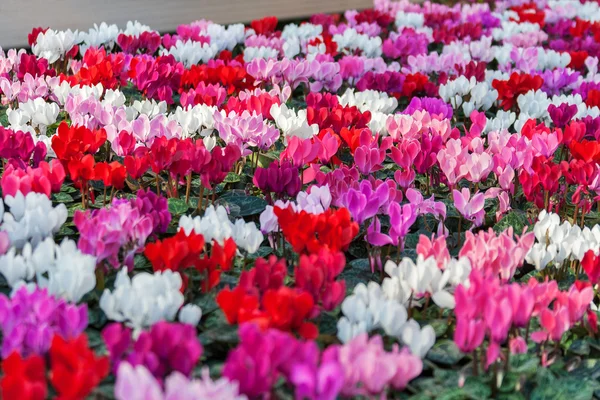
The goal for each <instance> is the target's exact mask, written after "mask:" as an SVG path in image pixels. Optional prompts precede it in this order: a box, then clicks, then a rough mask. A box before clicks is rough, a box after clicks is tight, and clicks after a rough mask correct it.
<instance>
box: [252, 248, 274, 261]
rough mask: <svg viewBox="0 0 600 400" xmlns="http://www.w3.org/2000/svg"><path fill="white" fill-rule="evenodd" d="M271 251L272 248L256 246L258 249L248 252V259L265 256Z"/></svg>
mask: <svg viewBox="0 0 600 400" xmlns="http://www.w3.org/2000/svg"><path fill="white" fill-rule="evenodd" d="M271 253H273V249H272V248H271V247H269V246H261V247H259V248H258V250H256V253H254V254H249V255H248V259H249V260H256V259H257V258H260V257H266V256H268V255H270V254H271Z"/></svg>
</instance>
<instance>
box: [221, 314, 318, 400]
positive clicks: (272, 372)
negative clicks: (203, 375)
mask: <svg viewBox="0 0 600 400" xmlns="http://www.w3.org/2000/svg"><path fill="white" fill-rule="evenodd" d="M239 336H240V344H239V345H238V347H236V348H235V349H233V350H232V351H230V352H229V354H228V355H227V360H226V361H225V366H224V367H223V376H225V377H227V378H228V379H230V380H231V381H237V382H239V384H240V393H242V394H245V395H247V396H248V397H250V398H256V397H260V396H262V395H265V394H267V393H269V392H270V390H271V388H272V387H273V385H274V384H275V383H276V382H277V380H278V379H279V378H280V377H281V376H284V377H288V378H289V376H290V374H292V371H293V369H294V364H306V363H308V364H309V365H315V364H316V363H317V361H318V356H319V350H318V347H317V345H316V343H314V342H301V341H299V340H297V339H296V338H294V337H293V336H292V335H290V334H289V333H285V332H282V331H278V330H275V329H267V330H266V331H261V330H260V328H259V327H258V326H256V325H254V324H252V323H246V324H243V325H241V326H240V328H239Z"/></svg>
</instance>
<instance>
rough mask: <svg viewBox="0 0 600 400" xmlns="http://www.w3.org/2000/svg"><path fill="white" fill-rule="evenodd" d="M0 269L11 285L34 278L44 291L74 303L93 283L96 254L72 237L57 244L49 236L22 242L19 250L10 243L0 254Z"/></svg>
mask: <svg viewBox="0 0 600 400" xmlns="http://www.w3.org/2000/svg"><path fill="white" fill-rule="evenodd" d="M0 273H1V274H2V275H3V276H4V278H5V279H6V281H7V283H8V285H9V286H11V287H13V288H14V289H17V288H18V287H20V286H21V285H23V284H28V283H29V282H31V281H33V280H34V279H35V281H36V282H37V286H39V287H41V288H48V293H50V294H52V295H55V296H57V297H61V298H64V299H66V300H67V301H70V302H73V303H77V302H79V301H80V300H81V299H82V298H83V296H84V295H85V294H86V293H88V292H89V291H91V290H92V289H94V287H96V257H94V256H90V255H87V254H83V253H82V252H81V251H79V249H78V248H77V244H76V243H75V242H74V241H72V240H69V239H65V240H63V241H62V243H61V244H60V245H58V244H56V243H55V242H54V240H53V239H52V238H50V237H49V238H46V239H45V240H44V241H42V242H41V243H39V244H38V245H37V246H35V247H33V246H32V245H31V244H30V243H29V242H28V243H26V244H25V246H24V247H23V250H22V251H21V252H20V253H18V252H17V250H16V248H15V247H12V248H11V249H10V250H9V251H8V253H6V254H5V255H3V256H0Z"/></svg>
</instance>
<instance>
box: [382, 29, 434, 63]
mask: <svg viewBox="0 0 600 400" xmlns="http://www.w3.org/2000/svg"><path fill="white" fill-rule="evenodd" d="M427 46H429V39H428V38H427V35H426V34H424V33H417V32H415V30H414V29H411V28H404V29H403V30H402V32H399V33H396V32H391V33H390V37H389V38H388V39H386V40H385V41H384V42H383V46H382V48H381V49H382V51H383V54H384V55H385V56H386V57H389V58H393V59H397V58H402V59H403V60H405V59H406V58H407V57H408V56H416V55H419V54H427Z"/></svg>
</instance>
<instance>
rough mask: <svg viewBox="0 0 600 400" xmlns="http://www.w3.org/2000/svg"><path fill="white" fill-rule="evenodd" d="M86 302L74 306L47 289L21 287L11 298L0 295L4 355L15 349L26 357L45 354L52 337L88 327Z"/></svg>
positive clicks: (70, 335) (67, 335)
mask: <svg viewBox="0 0 600 400" xmlns="http://www.w3.org/2000/svg"><path fill="white" fill-rule="evenodd" d="M87 324H88V313H87V306H86V305H85V304H83V305H81V306H75V305H71V304H68V303H67V302H66V301H65V300H63V299H57V298H55V297H53V296H50V295H49V294H48V291H47V290H46V289H39V288H37V287H36V288H35V289H33V291H31V292H30V291H29V290H28V288H27V287H25V286H24V287H21V288H20V289H18V290H17V291H16V292H15V294H14V295H13V297H12V298H9V297H7V296H5V295H3V294H2V295H0V327H1V328H2V336H3V340H2V358H3V359H4V358H6V357H8V356H9V355H10V354H11V353H12V352H14V351H16V352H18V353H20V354H21V355H22V356H24V357H26V356H28V355H30V354H37V355H44V354H46V352H48V350H49V349H50V345H51V344H52V338H53V337H54V335H59V336H61V337H62V338H64V339H72V338H75V337H77V336H79V335H80V334H81V333H82V332H83V331H84V330H85V328H86V327H87Z"/></svg>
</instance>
